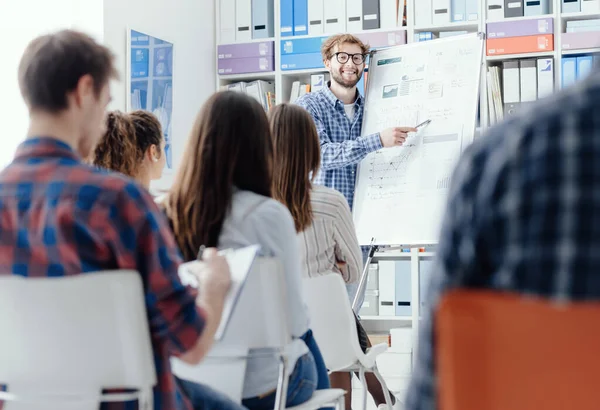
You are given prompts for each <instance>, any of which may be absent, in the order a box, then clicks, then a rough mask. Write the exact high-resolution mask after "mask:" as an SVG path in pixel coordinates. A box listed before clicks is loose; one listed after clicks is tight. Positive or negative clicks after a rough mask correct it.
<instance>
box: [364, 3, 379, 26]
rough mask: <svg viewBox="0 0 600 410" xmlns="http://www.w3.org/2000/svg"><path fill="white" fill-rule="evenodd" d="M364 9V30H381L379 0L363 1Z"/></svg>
mask: <svg viewBox="0 0 600 410" xmlns="http://www.w3.org/2000/svg"><path fill="white" fill-rule="evenodd" d="M362 7H363V13H362V15H363V30H374V29H378V28H379V23H380V14H379V0H362Z"/></svg>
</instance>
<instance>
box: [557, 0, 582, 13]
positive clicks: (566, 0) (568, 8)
mask: <svg viewBox="0 0 600 410" xmlns="http://www.w3.org/2000/svg"><path fill="white" fill-rule="evenodd" d="M561 5H562V12H563V13H579V12H580V11H581V1H580V0H561Z"/></svg>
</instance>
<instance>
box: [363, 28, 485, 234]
mask: <svg viewBox="0 0 600 410" xmlns="http://www.w3.org/2000/svg"><path fill="white" fill-rule="evenodd" d="M482 52H483V42H482V40H481V38H479V36H477V35H476V34H471V35H462V36H456V37H452V38H447V39H438V40H433V41H428V42H422V43H413V44H408V45H402V46H396V47H390V48H388V49H385V50H379V51H377V52H375V53H374V54H373V56H372V58H371V63H370V66H369V83H368V85H367V92H366V102H365V112H364V118H363V129H362V135H371V134H374V133H377V132H381V131H383V130H385V129H387V128H390V127H398V126H408V127H414V126H416V125H417V124H420V123H422V122H423V121H426V120H431V122H430V123H429V124H428V125H427V126H425V127H423V128H420V129H419V131H418V132H417V133H411V134H409V136H408V138H407V140H406V142H405V143H404V145H403V146H401V147H394V148H383V149H380V150H379V151H376V152H372V153H370V154H369V155H367V156H366V157H365V158H364V159H363V160H362V161H361V163H360V164H359V168H358V176H357V183H356V190H355V198H354V209H353V213H354V221H355V225H356V229H357V234H358V238H359V242H360V244H361V245H367V244H369V243H370V241H371V238H375V242H376V243H377V244H382V245H396V244H425V243H436V242H437V235H438V231H439V228H440V226H439V225H440V222H441V218H442V214H443V210H444V206H445V201H446V198H447V194H448V191H449V188H450V185H451V178H452V171H453V169H454V167H455V165H456V161H457V160H458V159H459V157H460V153H461V151H462V150H463V149H464V147H465V146H466V145H468V144H469V143H470V142H471V141H472V140H473V135H474V132H475V123H476V118H477V107H478V97H479V81H480V74H481V58H482Z"/></svg>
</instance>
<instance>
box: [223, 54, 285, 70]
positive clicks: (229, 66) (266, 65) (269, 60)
mask: <svg viewBox="0 0 600 410" xmlns="http://www.w3.org/2000/svg"><path fill="white" fill-rule="evenodd" d="M274 70H275V58H274V56H265V57H248V58H228V59H222V60H218V67H217V73H218V74H219V75H228V74H246V73H262V72H270V71H274Z"/></svg>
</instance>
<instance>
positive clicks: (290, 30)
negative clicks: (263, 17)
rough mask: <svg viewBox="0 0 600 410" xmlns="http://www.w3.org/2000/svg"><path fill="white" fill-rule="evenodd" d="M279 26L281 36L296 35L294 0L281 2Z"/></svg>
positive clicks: (282, 0)
mask: <svg viewBox="0 0 600 410" xmlns="http://www.w3.org/2000/svg"><path fill="white" fill-rule="evenodd" d="M279 19H280V24H279V27H280V29H281V36H282V37H288V36H293V35H294V0H281V1H280V3H279Z"/></svg>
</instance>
